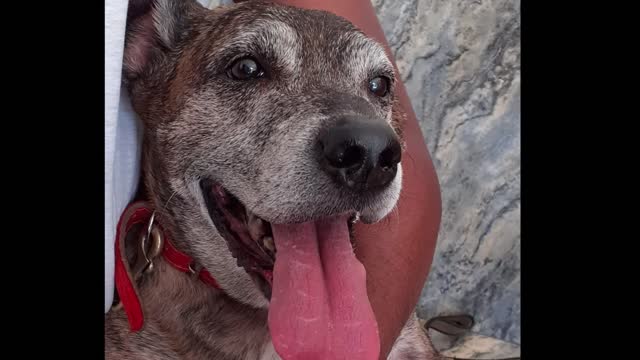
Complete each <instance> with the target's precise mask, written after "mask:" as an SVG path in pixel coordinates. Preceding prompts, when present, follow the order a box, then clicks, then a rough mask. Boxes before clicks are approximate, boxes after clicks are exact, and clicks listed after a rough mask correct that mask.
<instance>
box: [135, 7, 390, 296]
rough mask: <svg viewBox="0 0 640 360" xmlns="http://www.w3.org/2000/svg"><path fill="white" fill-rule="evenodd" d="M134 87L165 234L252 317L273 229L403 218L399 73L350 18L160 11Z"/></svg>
mask: <svg viewBox="0 0 640 360" xmlns="http://www.w3.org/2000/svg"><path fill="white" fill-rule="evenodd" d="M125 78H126V81H127V82H128V85H129V89H130V92H131V97H132V100H133V104H134V108H135V109H136V112H137V113H138V114H139V115H140V117H141V118H142V120H143V122H144V124H145V139H144V142H145V145H144V159H143V161H144V177H145V182H146V186H147V189H148V191H149V194H150V196H151V197H152V200H153V202H154V204H155V206H156V208H157V209H158V211H159V217H160V219H161V222H162V224H163V226H164V227H166V228H167V229H168V230H169V231H170V232H171V233H172V235H173V237H174V238H175V240H174V241H175V242H176V243H178V244H179V246H180V247H182V248H183V249H184V250H185V251H187V252H188V253H189V254H190V255H192V256H193V257H194V258H195V259H196V261H197V262H198V263H199V264H201V265H203V266H205V267H206V268H207V269H208V270H209V271H210V272H211V273H212V275H213V276H214V277H215V278H216V280H217V281H218V282H219V283H220V285H221V286H222V288H223V289H224V290H225V292H226V293H227V294H228V295H229V296H231V297H233V298H235V299H237V300H239V301H241V302H243V303H245V304H249V305H252V306H258V307H265V306H267V305H268V298H269V296H270V289H269V282H270V280H271V279H269V271H268V270H269V269H270V266H271V267H272V266H273V259H274V256H275V254H274V253H275V251H276V249H274V244H273V243H272V236H273V235H272V233H271V228H270V225H271V224H290V223H300V222H305V221H310V220H314V219H319V218H324V217H329V216H334V215H337V214H347V215H350V216H351V218H352V220H353V217H354V216H357V215H359V216H360V219H362V220H363V221H365V222H375V221H378V220H380V219H382V218H383V217H384V216H386V215H387V214H388V213H389V212H390V211H391V210H392V209H393V207H394V206H395V204H396V201H397V199H398V196H399V192H400V188H401V172H402V169H401V166H400V164H399V160H400V140H399V132H398V131H397V130H398V129H399V123H398V121H397V118H396V117H395V116H394V112H393V107H394V104H395V101H394V82H395V79H394V73H393V67H392V64H391V62H390V61H389V60H388V58H387V56H386V54H385V52H384V50H383V48H382V47H381V46H380V45H379V44H377V43H376V42H374V41H373V40H371V39H369V38H367V37H366V36H365V35H363V34H362V33H361V32H360V31H358V30H357V29H355V28H354V27H353V26H352V25H351V24H350V23H348V22H347V21H345V20H343V19H341V18H338V17H336V16H333V15H330V14H328V13H324V12H319V11H304V10H299V9H295V8H289V7H282V6H274V5H268V4H263V3H259V2H248V3H243V4H240V5H234V6H230V7H223V8H218V9H215V10H207V9H205V8H202V7H200V6H199V5H198V4H197V3H195V2H192V1H170V0H163V1H157V2H156V5H155V6H154V7H153V8H152V9H148V10H147V11H143V12H142V13H141V15H139V16H137V17H136V18H134V19H132V20H131V23H130V25H129V29H128V36H127V46H126V50H125ZM238 265H241V266H238ZM265 269H266V270H267V271H264V270H265Z"/></svg>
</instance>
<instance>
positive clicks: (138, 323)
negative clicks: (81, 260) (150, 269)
mask: <svg viewBox="0 0 640 360" xmlns="http://www.w3.org/2000/svg"><path fill="white" fill-rule="evenodd" d="M153 214H154V212H153V210H151V207H150V206H149V204H148V203H146V202H142V201H138V202H134V203H132V204H130V205H129V206H128V207H127V208H126V209H125V210H124V212H123V213H122V216H121V217H120V220H119V221H118V228H117V230H116V243H115V250H116V263H115V283H116V289H117V291H118V296H119V297H120V302H121V303H122V307H123V308H124V311H125V313H126V314H127V319H128V320H129V326H130V328H131V331H133V332H136V331H138V330H140V329H141V328H142V324H143V322H144V316H143V312H142V306H141V304H140V296H139V294H138V290H137V287H136V286H135V280H132V279H133V276H137V274H133V272H132V269H131V268H130V266H129V263H128V261H127V258H126V254H125V251H124V249H125V241H124V239H125V237H126V236H127V234H128V233H129V232H130V231H131V228H132V227H133V226H134V225H139V224H146V225H147V227H145V229H143V231H145V230H147V229H148V230H147V231H148V232H149V233H151V230H152V229H153V228H154V227H155V228H156V229H158V232H157V234H159V235H158V236H160V237H161V239H160V241H161V244H162V250H161V254H162V257H163V258H164V260H165V261H166V262H167V263H169V264H170V265H171V266H173V267H174V268H176V269H177V270H180V271H182V272H184V273H187V274H194V275H195V274H196V270H194V269H195V268H196V264H195V263H194V260H193V259H192V258H191V257H190V256H189V255H187V254H185V253H182V252H180V251H179V250H178V249H176V248H175V247H174V246H173V244H172V243H171V239H170V237H169V234H168V233H167V232H165V231H163V230H162V228H161V227H160V225H159V224H158V223H157V221H153V218H154V216H153ZM154 231H155V229H154ZM141 235H144V234H141ZM147 235H150V234H147ZM145 258H147V257H146V255H145ZM147 259H148V258H147ZM149 264H151V266H152V264H153V258H152V259H148V260H147V264H144V265H146V266H148V265H149ZM136 267H137V266H136ZM197 274H198V278H199V279H200V280H201V281H202V282H203V283H205V284H207V285H209V286H212V287H214V288H216V289H220V285H219V284H218V283H217V282H216V280H215V279H214V278H213V276H211V274H210V273H209V272H208V271H207V270H206V269H204V268H202V269H200V271H197Z"/></svg>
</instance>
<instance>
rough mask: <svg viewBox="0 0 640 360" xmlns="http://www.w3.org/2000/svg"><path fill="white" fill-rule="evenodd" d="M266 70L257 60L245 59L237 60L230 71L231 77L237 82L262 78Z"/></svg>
mask: <svg viewBox="0 0 640 360" xmlns="http://www.w3.org/2000/svg"><path fill="white" fill-rule="evenodd" d="M263 75H264V70H263V69H262V67H261V66H260V64H258V62H257V61H256V60H254V59H253V58H250V57H245V58H242V59H239V60H237V61H236V62H234V63H233V64H232V65H231V68H230V69H229V76H231V77H232V78H233V79H236V80H249V79H256V78H259V77H262V76H263Z"/></svg>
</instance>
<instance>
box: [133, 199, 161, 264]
mask: <svg viewBox="0 0 640 360" xmlns="http://www.w3.org/2000/svg"><path fill="white" fill-rule="evenodd" d="M155 216H156V213H155V211H154V212H153V214H151V218H150V219H149V224H148V225H147V231H146V233H145V234H144V235H143V236H141V238H140V250H141V251H142V256H143V257H144V264H142V266H141V268H140V269H139V270H138V273H139V274H142V273H144V272H147V271H152V270H153V259H154V258H155V257H156V256H158V255H160V253H161V252H162V247H163V245H164V238H163V236H162V232H161V231H160V229H159V228H158V226H155V224H154V220H155ZM147 240H149V241H150V243H149V244H148V245H147ZM147 247H148V248H149V249H148V250H147Z"/></svg>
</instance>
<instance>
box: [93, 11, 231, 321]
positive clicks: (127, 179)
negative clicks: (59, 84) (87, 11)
mask: <svg viewBox="0 0 640 360" xmlns="http://www.w3.org/2000/svg"><path fill="white" fill-rule="evenodd" d="M199 2H200V3H201V4H203V5H204V6H209V7H214V6H216V5H217V3H218V1H216V0H213V1H210V2H209V1H208V0H199ZM231 2H232V1H231V0H222V1H220V3H231ZM127 5H128V0H106V1H105V13H104V16H105V22H104V24H105V25H104V26H105V32H104V33H105V38H104V53H105V68H104V76H105V88H104V104H105V113H104V121H105V122H104V136H105V138H104V148H105V155H104V187H105V193H104V234H105V242H104V255H105V258H104V291H105V292H104V311H105V313H106V312H108V311H109V308H110V307H111V303H112V301H113V291H114V281H113V280H114V242H115V230H116V226H117V224H118V220H119V218H120V214H121V213H122V211H123V210H124V209H125V207H126V206H127V205H128V204H129V202H131V200H132V199H133V197H134V196H135V192H136V189H137V185H138V180H139V173H140V147H141V146H140V144H141V136H142V128H141V124H140V122H139V120H138V119H137V117H136V115H135V114H134V113H133V111H132V109H131V103H130V101H129V98H128V95H127V93H126V91H125V90H124V89H122V88H121V72H122V54H123V51H124V34H125V25H126V19H127Z"/></svg>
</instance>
